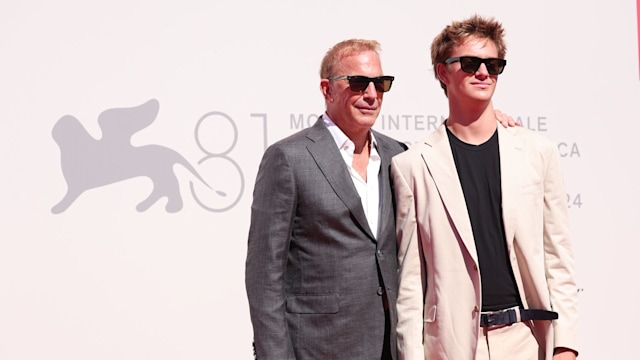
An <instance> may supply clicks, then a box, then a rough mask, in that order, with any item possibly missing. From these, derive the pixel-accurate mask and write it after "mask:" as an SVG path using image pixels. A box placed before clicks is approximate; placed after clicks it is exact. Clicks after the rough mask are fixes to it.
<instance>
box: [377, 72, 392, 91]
mask: <svg viewBox="0 0 640 360" xmlns="http://www.w3.org/2000/svg"><path fill="white" fill-rule="evenodd" d="M375 84H376V90H378V91H379V92H387V91H389V90H391V84H393V78H391V77H389V76H382V77H379V78H377V79H376V81H375Z"/></svg>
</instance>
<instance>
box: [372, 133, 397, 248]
mask: <svg viewBox="0 0 640 360" xmlns="http://www.w3.org/2000/svg"><path fill="white" fill-rule="evenodd" d="M374 135H376V139H377V142H378V155H380V174H379V175H378V186H379V188H380V204H379V206H378V209H379V215H378V221H379V223H378V229H377V230H378V238H384V237H385V236H384V234H383V232H384V231H385V229H387V228H388V226H390V225H391V226H394V227H393V229H394V230H393V232H395V223H394V221H395V214H392V216H387V214H388V212H390V211H393V209H394V208H393V197H392V191H391V180H390V178H389V167H390V166H391V157H392V155H391V154H393V153H394V151H393V150H392V149H390V148H388V147H387V145H388V144H387V143H386V142H385V141H384V140H382V138H381V137H380V136H377V134H375V133H374Z"/></svg>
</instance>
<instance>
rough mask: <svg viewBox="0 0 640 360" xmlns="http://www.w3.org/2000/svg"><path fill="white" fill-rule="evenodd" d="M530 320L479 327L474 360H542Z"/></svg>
mask: <svg viewBox="0 0 640 360" xmlns="http://www.w3.org/2000/svg"><path fill="white" fill-rule="evenodd" d="M544 356H545V354H544V349H540V346H539V345H538V342H537V341H536V338H535V337H534V336H533V332H532V331H531V328H530V321H525V322H517V323H514V324H511V325H503V326H495V327H489V328H486V327H480V330H479V333H478V348H477V350H476V357H475V360H544Z"/></svg>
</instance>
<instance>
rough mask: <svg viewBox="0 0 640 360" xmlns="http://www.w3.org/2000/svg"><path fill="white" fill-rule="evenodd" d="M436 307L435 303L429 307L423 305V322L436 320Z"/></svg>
mask: <svg viewBox="0 0 640 360" xmlns="http://www.w3.org/2000/svg"><path fill="white" fill-rule="evenodd" d="M436 308H437V307H436V306H435V305H431V306H429V307H426V306H425V311H424V322H426V323H432V322H434V321H436Z"/></svg>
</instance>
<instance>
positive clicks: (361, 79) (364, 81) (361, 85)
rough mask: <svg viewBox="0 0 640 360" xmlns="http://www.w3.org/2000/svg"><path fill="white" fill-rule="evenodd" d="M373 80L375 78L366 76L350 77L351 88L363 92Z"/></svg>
mask: <svg viewBox="0 0 640 360" xmlns="http://www.w3.org/2000/svg"><path fill="white" fill-rule="evenodd" d="M371 80H373V79H370V78H368V77H366V76H352V77H351V78H350V79H349V88H350V89H351V91H353V92H363V91H364V90H365V89H366V88H367V86H369V83H370V82H371Z"/></svg>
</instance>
